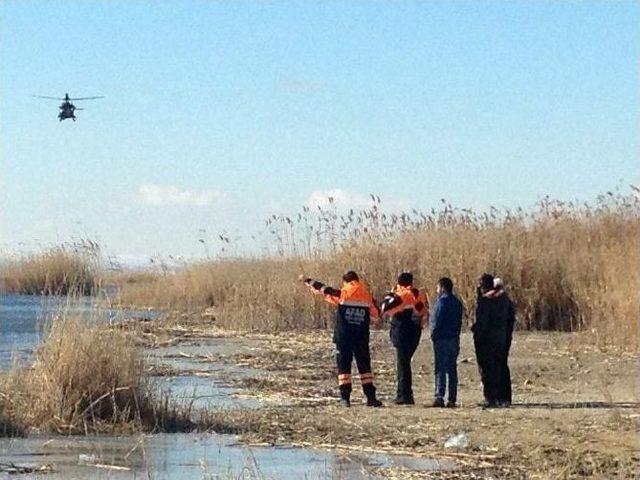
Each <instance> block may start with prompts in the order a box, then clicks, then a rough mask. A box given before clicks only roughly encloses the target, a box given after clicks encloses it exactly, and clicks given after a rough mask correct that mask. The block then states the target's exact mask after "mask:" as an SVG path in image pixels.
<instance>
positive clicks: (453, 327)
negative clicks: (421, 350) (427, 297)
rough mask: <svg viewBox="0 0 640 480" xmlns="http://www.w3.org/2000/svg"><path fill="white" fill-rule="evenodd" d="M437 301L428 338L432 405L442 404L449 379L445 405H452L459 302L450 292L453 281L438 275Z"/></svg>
mask: <svg viewBox="0 0 640 480" xmlns="http://www.w3.org/2000/svg"><path fill="white" fill-rule="evenodd" d="M436 291H437V293H438V300H437V301H436V303H435V305H434V308H433V313H432V315H431V322H430V323H431V340H432V341H433V353H434V356H435V361H434V364H435V393H434V399H433V406H434V407H444V406H445V403H444V394H445V390H446V386H447V377H448V380H449V398H448V401H447V404H446V406H447V407H449V408H455V407H456V401H457V394H458V369H457V361H458V353H460V330H461V329H462V312H463V307H462V302H461V301H460V300H459V299H458V297H456V296H455V295H454V294H453V282H452V281H451V279H450V278H447V277H442V278H441V279H440V280H438V285H437V287H436Z"/></svg>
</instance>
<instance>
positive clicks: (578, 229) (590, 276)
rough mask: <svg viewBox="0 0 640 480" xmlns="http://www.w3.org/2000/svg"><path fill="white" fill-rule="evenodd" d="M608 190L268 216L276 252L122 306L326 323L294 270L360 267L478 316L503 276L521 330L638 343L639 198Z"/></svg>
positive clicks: (371, 277) (148, 284)
mask: <svg viewBox="0 0 640 480" xmlns="http://www.w3.org/2000/svg"><path fill="white" fill-rule="evenodd" d="M632 188H633V189H634V190H633V192H630V193H619V192H615V193H614V192H608V193H607V194H605V195H602V196H600V197H598V198H597V199H596V201H595V203H593V204H581V205H578V204H574V203H566V202H560V201H554V200H551V199H548V198H545V199H543V200H542V201H541V202H539V203H538V204H537V205H536V206H535V208H533V209H530V210H524V209H522V208H518V209H515V210H510V209H502V210H500V209H497V208H490V209H489V210H488V211H486V212H474V211H472V210H468V209H456V208H454V207H453V206H451V205H450V204H448V203H446V202H445V201H443V202H442V205H441V208H440V209H438V210H435V209H434V210H431V211H429V212H421V211H418V210H413V211H411V212H408V213H388V212H384V211H383V208H382V205H381V202H380V199H379V198H378V197H376V196H374V195H372V196H371V198H372V204H371V207H370V208H368V209H364V210H360V211H354V210H348V211H340V210H339V209H338V208H336V207H335V206H334V205H333V200H332V199H329V202H328V203H329V208H324V209H323V208H318V209H316V210H313V209H310V208H308V207H304V208H303V209H302V211H301V212H300V213H299V214H298V215H297V216H292V217H285V216H278V215H273V216H272V217H270V218H269V219H268V220H267V221H266V227H267V232H268V234H269V235H270V236H271V241H270V245H272V251H271V254H270V255H268V256H266V257H263V258H257V259H242V258H220V259H218V260H216V261H207V262H202V263H195V264H192V265H187V266H186V267H184V268H181V269H179V270H177V271H176V272H165V273H163V274H162V275H157V276H156V278H154V279H152V280H150V281H145V282H138V283H135V284H131V285H124V286H123V288H122V290H121V296H120V300H121V301H122V302H123V303H126V304H137V305H145V306H160V307H163V308H173V309H187V310H201V309H204V308H207V307H211V311H212V312H213V314H214V315H215V318H216V321H217V322H218V324H220V325H221V326H226V327H233V328H243V329H258V330H286V329H299V328H317V327H323V326H326V324H327V322H328V321H329V319H330V317H331V316H330V314H329V309H328V307H326V306H324V305H322V304H321V302H318V301H317V300H315V301H314V300H313V299H312V298H310V297H309V296H308V295H306V294H305V291H304V289H303V287H302V286H300V285H299V284H297V282H296V280H295V279H296V277H297V275H298V274H299V273H306V274H308V275H310V276H313V277H317V278H321V279H325V280H327V281H329V282H331V283H333V284H339V279H340V276H341V274H342V273H343V272H344V271H345V270H347V269H355V270H357V271H358V272H360V273H361V274H362V276H363V277H364V279H365V280H366V281H367V282H368V284H369V286H370V287H371V289H372V290H373V292H374V293H375V294H376V295H378V296H380V295H382V294H383V293H385V292H386V291H388V290H389V289H390V288H392V287H393V285H394V281H395V278H396V277H397V275H398V273H399V272H401V271H404V270H409V271H412V272H414V274H416V276H417V279H418V281H419V282H420V283H421V284H422V285H423V286H424V287H426V288H427V289H428V290H430V292H431V294H433V293H434V290H435V288H434V285H435V283H436V281H437V279H438V278H439V277H441V276H443V275H447V276H450V277H451V278H452V279H453V280H454V282H455V285H456V291H457V293H458V295H459V296H460V297H461V298H462V299H463V301H464V303H465V305H466V307H467V310H466V311H467V315H468V316H471V315H472V313H473V309H474V305H475V299H476V285H477V279H478V277H479V276H480V275H481V274H482V273H483V272H491V273H493V274H495V275H498V276H500V277H502V278H503V279H504V280H505V282H506V285H507V287H508V289H509V291H510V293H511V295H512V297H513V298H514V300H515V301H516V304H517V309H518V321H519V327H520V328H524V329H549V330H565V331H589V332H591V334H592V338H593V339H594V340H595V341H597V342H599V343H600V344H616V345H620V346H623V347H625V348H631V349H637V348H638V317H639V311H640V301H639V298H638V292H639V290H640V278H639V275H640V274H639V269H638V267H639V265H640V221H639V220H640V197H639V196H638V191H637V189H635V187H632Z"/></svg>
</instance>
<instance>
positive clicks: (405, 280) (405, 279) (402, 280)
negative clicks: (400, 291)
mask: <svg viewBox="0 0 640 480" xmlns="http://www.w3.org/2000/svg"><path fill="white" fill-rule="evenodd" d="M398 285H400V286H403V287H410V286H411V285H413V274H412V273H411V272H402V273H401V274H400V275H398Z"/></svg>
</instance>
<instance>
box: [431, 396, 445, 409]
mask: <svg viewBox="0 0 640 480" xmlns="http://www.w3.org/2000/svg"><path fill="white" fill-rule="evenodd" d="M431 406H432V407H433V408H443V407H444V400H443V399H441V398H436V399H435V400H434V401H433V404H432V405H431Z"/></svg>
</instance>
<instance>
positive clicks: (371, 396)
mask: <svg viewBox="0 0 640 480" xmlns="http://www.w3.org/2000/svg"><path fill="white" fill-rule="evenodd" d="M362 391H363V392H364V394H365V395H366V396H367V407H381V406H382V402H381V401H380V400H378V399H377V398H376V387H374V386H373V383H365V384H364V385H362Z"/></svg>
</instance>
